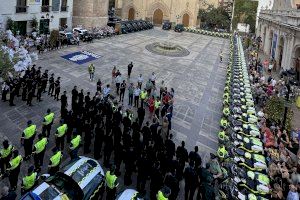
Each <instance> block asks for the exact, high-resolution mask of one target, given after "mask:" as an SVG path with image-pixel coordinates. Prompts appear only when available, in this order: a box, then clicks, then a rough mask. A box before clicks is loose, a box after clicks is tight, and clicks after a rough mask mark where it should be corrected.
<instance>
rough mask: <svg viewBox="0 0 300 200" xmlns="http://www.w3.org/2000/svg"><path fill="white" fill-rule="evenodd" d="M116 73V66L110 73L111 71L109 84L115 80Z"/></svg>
mask: <svg viewBox="0 0 300 200" xmlns="http://www.w3.org/2000/svg"><path fill="white" fill-rule="evenodd" d="M116 72H117V68H116V66H114V67H113V69H112V71H111V82H114V81H115V78H116V77H117V76H116Z"/></svg>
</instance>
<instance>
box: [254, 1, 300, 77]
mask: <svg viewBox="0 0 300 200" xmlns="http://www.w3.org/2000/svg"><path fill="white" fill-rule="evenodd" d="M299 4H300V0H275V1H274V4H273V7H272V8H271V9H270V10H262V11H261V12H260V14H259V20H258V27H257V33H256V35H257V36H261V38H262V50H263V51H264V53H265V54H266V55H268V56H269V57H270V58H273V59H274V60H276V65H277V70H279V69H281V68H282V69H284V70H286V69H290V68H295V69H296V70H297V72H298V79H299V76H300V62H299V61H300V27H299V22H300V10H298V9H297V7H298V8H299Z"/></svg>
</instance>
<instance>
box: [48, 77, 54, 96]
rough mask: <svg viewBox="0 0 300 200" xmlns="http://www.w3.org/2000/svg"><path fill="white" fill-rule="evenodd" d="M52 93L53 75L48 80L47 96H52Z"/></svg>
mask: <svg viewBox="0 0 300 200" xmlns="http://www.w3.org/2000/svg"><path fill="white" fill-rule="evenodd" d="M53 92H54V74H51V77H50V78H49V90H48V95H51V97H52V96H53Z"/></svg>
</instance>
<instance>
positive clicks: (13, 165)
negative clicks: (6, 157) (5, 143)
mask: <svg viewBox="0 0 300 200" xmlns="http://www.w3.org/2000/svg"><path fill="white" fill-rule="evenodd" d="M21 161H22V156H21V155H18V156H17V157H15V158H13V159H11V160H10V161H9V164H10V168H9V169H10V170H14V169H16V168H17V167H18V166H19V165H20V163H21Z"/></svg>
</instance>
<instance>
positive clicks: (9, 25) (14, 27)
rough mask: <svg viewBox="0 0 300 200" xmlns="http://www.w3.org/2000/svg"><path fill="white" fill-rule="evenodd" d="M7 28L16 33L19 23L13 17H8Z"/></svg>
mask: <svg viewBox="0 0 300 200" xmlns="http://www.w3.org/2000/svg"><path fill="white" fill-rule="evenodd" d="M6 30H11V31H12V32H13V34H16V31H17V24H16V22H14V21H13V20H12V19H11V18H7V21H6Z"/></svg>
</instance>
